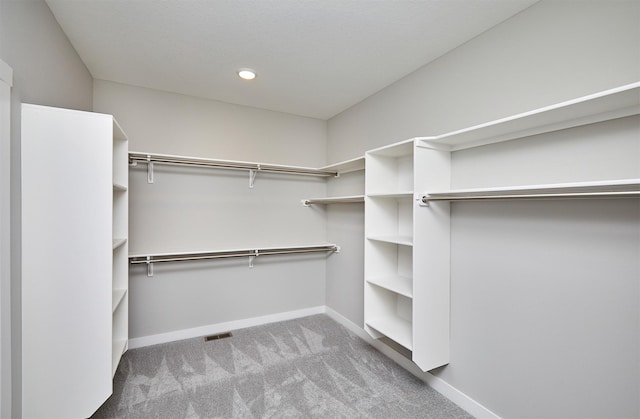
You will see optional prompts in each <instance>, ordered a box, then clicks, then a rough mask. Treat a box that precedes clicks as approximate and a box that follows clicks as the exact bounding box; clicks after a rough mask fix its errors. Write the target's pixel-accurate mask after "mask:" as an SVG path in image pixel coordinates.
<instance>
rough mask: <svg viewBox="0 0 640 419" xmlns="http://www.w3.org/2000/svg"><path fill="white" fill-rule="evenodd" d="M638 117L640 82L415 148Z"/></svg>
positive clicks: (451, 146)
mask: <svg viewBox="0 0 640 419" xmlns="http://www.w3.org/2000/svg"><path fill="white" fill-rule="evenodd" d="M638 114H640V82H635V83H631V84H627V85H625V86H620V87H617V88H614V89H609V90H605V91H602V92H599V93H594V94H591V95H587V96H583V97H579V98H577V99H573V100H568V101H565V102H561V103H557V104H554V105H550V106H545V107H542V108H539V109H535V110H532V111H529V112H524V113H520V114H516V115H513V116H509V117H506V118H501V119H497V120H495V121H491V122H487V123H484V124H480V125H475V126H472V127H469V128H465V129H461V130H458V131H453V132H450V133H447V134H443V135H438V136H433V137H422V138H419V140H420V142H419V143H418V146H422V147H428V148H442V149H446V150H450V151H455V150H461V149H465V148H471V147H478V146H481V145H486V144H493V143H499V142H502V141H508V140H513V139H516V138H523V137H528V136H531V135H537V134H544V133H547V132H552V131H558V130H561V129H567V128H573V127H578V126H581V125H587V124H593V123H596V122H603V121H608V120H612V119H616V118H623V117H626V116H631V115H638Z"/></svg>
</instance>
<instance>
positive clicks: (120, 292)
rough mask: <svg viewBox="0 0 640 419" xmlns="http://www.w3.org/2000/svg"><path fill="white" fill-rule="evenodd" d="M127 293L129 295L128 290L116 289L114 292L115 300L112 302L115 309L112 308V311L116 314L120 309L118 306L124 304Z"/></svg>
mask: <svg viewBox="0 0 640 419" xmlns="http://www.w3.org/2000/svg"><path fill="white" fill-rule="evenodd" d="M126 293H127V290H126V289H125V288H121V289H114V290H113V300H112V304H113V307H112V310H113V311H114V312H115V311H116V309H117V308H118V306H119V305H120V303H121V302H122V299H123V298H124V296H125V294H126Z"/></svg>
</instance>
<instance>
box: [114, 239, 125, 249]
mask: <svg viewBox="0 0 640 419" xmlns="http://www.w3.org/2000/svg"><path fill="white" fill-rule="evenodd" d="M112 242H113V250H116V249H117V248H118V247H120V246H122V245H123V244H125V243H126V242H127V239H113V240H112Z"/></svg>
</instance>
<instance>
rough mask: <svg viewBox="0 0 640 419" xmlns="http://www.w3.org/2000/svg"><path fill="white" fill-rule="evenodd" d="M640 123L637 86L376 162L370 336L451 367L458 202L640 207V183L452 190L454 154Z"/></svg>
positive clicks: (370, 180)
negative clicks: (604, 201)
mask: <svg viewBox="0 0 640 419" xmlns="http://www.w3.org/2000/svg"><path fill="white" fill-rule="evenodd" d="M638 114H640V83H633V84H629V85H626V86H621V87H619V88H615V89H610V90H607V91H604V92H599V93H596V94H593V95H588V96H584V97H581V98H578V99H574V100H569V101H566V102H562V103H559V104H556V105H552V106H547V107H544V108H541V109H536V110H533V111H530V112H525V113H522V114H518V115H514V116H510V117H507V118H502V119H499V120H496V121H491V122H488V123H485V124H480V125H476V126H473V127H470V128H466V129H462V130H458V131H455V132H451V133H448V134H444V135H440V136H433V137H422V138H416V139H413V140H407V141H403V142H399V143H396V144H392V145H390V146H387V147H383V148H379V149H376V150H372V151H370V152H368V153H367V154H366V188H365V189H366V194H365V195H366V196H365V235H366V239H365V242H366V243H365V329H366V330H367V331H368V332H369V333H370V334H371V335H372V336H373V337H375V338H380V337H383V336H386V337H387V338H390V339H392V340H393V341H395V342H397V343H398V344H400V345H401V346H403V347H404V348H406V349H408V350H409V351H411V358H412V360H413V361H414V362H415V363H416V364H417V365H418V366H419V367H420V368H421V369H422V370H424V371H427V370H430V369H432V368H435V367H438V366H440V365H443V364H446V363H447V362H448V359H449V276H450V272H449V259H450V255H449V234H450V232H449V230H450V229H449V205H450V202H454V201H455V202H458V201H467V200H476V201H477V200H497V199H502V200H504V199H595V198H638V197H640V179H615V180H603V181H592V182H577V183H559V184H544V185H521V186H508V187H491V188H480V189H456V190H452V189H450V185H449V178H450V170H451V169H450V153H451V151H455V150H461V149H465V148H471V147H477V146H481V145H486V144H492V143H497V142H502V141H509V140H513V139H517V138H524V137H527V136H531V135H536V134H544V133H549V132H553V131H557V130H562V129H568V128H573V127H578V126H582V125H587V124H593V123H598V122H603V121H608V120H613V119H617V118H623V117H627V116H632V115H638ZM638 134H639V135H640V132H639V133H638Z"/></svg>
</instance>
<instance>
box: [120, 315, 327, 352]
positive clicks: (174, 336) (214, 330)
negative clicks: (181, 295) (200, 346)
mask: <svg viewBox="0 0 640 419" xmlns="http://www.w3.org/2000/svg"><path fill="white" fill-rule="evenodd" d="M324 312H325V306H318V307H310V308H305V309H301V310H294V311H287V312H285V313H276V314H269V315H267V316H260V317H252V318H249V319H243V320H234V321H230V322H224V323H217V324H210V325H207V326H200V327H194V328H191V329H183V330H176V331H174V332H168V333H160V334H157V335H150V336H142V337H139V338H133V339H129V349H135V348H142V347H145V346H151V345H157V344H159V343H166V342H173V341H176V340H182V339H190V338H195V337H200V336H206V335H214V334H218V333H224V332H229V331H233V330H238V329H245V328H247V327H253V326H260V325H263V324H268V323H275V322H281V321H285V320H292V319H297V318H300V317H306V316H312V315H314V314H323V313H324Z"/></svg>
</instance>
